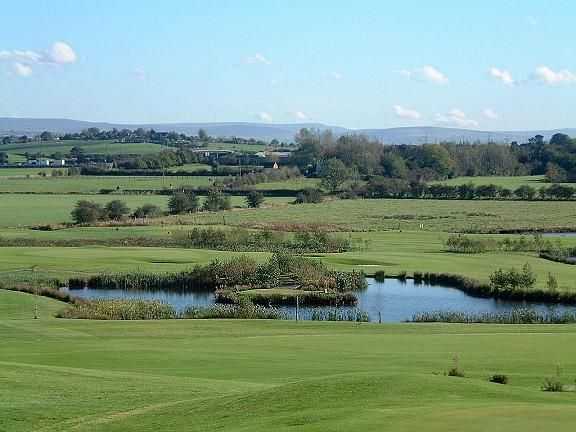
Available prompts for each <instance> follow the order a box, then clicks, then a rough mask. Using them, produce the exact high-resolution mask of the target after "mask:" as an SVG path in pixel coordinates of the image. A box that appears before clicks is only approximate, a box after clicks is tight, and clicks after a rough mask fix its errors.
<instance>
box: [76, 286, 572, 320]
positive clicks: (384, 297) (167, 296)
mask: <svg viewBox="0 0 576 432" xmlns="http://www.w3.org/2000/svg"><path fill="white" fill-rule="evenodd" d="M70 293H71V294H73V295H76V296H78V297H82V298H87V299H96V298H101V299H102V298H103V299H142V300H159V301H162V302H165V303H169V304H171V305H172V306H174V308H175V309H176V310H178V311H182V310H184V309H186V308H187V307H189V306H208V305H211V304H214V295H213V294H212V293H210V292H206V293H173V292H163V291H156V292H150V291H123V290H105V289H89V288H85V289H81V290H70ZM357 296H358V306H357V308H358V309H361V310H363V311H365V312H367V313H368V315H369V317H370V320H371V321H378V318H379V313H380V314H381V316H382V321H384V322H402V321H406V320H409V319H411V318H412V316H413V315H414V314H416V313H419V312H432V311H437V310H450V311H459V312H473V313H479V312H504V311H508V310H511V309H513V308H516V307H531V308H534V309H537V310H541V311H545V310H547V309H548V308H549V307H550V305H546V304H543V303H528V302H517V301H503V300H495V299H488V298H477V297H472V296H469V295H468V294H466V293H464V292H462V291H460V290H458V289H455V288H449V287H444V286H439V285H434V286H430V285H427V284H415V283H414V281H413V280H411V279H409V280H407V281H404V282H403V281H399V280H397V279H386V281H385V282H376V281H375V280H374V279H368V288H367V289H366V290H364V291H361V292H358V293H357ZM280 309H282V310H284V311H286V312H287V313H288V314H289V315H291V316H294V315H295V308H293V307H282V308H280ZM558 310H576V307H571V306H558ZM311 311H312V308H300V316H301V317H302V318H303V319H306V317H308V316H309V315H310V313H311Z"/></svg>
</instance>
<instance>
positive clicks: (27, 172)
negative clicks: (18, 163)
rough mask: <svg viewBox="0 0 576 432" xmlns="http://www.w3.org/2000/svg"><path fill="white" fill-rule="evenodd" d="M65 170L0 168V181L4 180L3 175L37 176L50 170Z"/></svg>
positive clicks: (60, 169)
mask: <svg viewBox="0 0 576 432" xmlns="http://www.w3.org/2000/svg"><path fill="white" fill-rule="evenodd" d="M54 169H56V170H57V171H63V172H66V171H67V169H66V168H0V182H2V181H5V180H6V178H4V177H16V178H18V177H38V176H40V175H41V174H46V175H47V176H49V175H50V174H51V173H52V171H53V170H54Z"/></svg>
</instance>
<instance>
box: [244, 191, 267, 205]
mask: <svg viewBox="0 0 576 432" xmlns="http://www.w3.org/2000/svg"><path fill="white" fill-rule="evenodd" d="M263 202H264V195H262V193H261V192H257V191H251V192H250V193H249V194H248V195H246V204H247V205H248V207H250V208H258V207H260V206H261V205H262V203H263Z"/></svg>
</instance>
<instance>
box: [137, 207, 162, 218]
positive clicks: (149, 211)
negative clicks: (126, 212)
mask: <svg viewBox="0 0 576 432" xmlns="http://www.w3.org/2000/svg"><path fill="white" fill-rule="evenodd" d="M163 215H164V212H163V211H162V209H161V208H160V207H158V206H156V205H154V204H144V205H143V206H141V207H138V208H137V209H136V210H134V213H133V214H132V216H133V217H135V218H138V219H148V218H150V219H153V218H159V217H161V216H163Z"/></svg>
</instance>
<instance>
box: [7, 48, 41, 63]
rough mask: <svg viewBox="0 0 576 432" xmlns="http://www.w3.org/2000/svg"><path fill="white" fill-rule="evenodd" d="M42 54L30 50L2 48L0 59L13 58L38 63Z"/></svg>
mask: <svg viewBox="0 0 576 432" xmlns="http://www.w3.org/2000/svg"><path fill="white" fill-rule="evenodd" d="M42 57H43V55H42V54H40V53H37V52H35V51H31V50H25V51H22V50H12V51H8V50H2V51H0V60H14V61H19V62H29V63H38V62H39V61H40V60H41V59H42Z"/></svg>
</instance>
